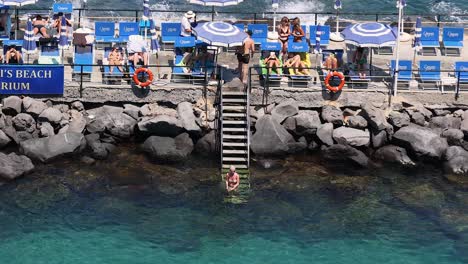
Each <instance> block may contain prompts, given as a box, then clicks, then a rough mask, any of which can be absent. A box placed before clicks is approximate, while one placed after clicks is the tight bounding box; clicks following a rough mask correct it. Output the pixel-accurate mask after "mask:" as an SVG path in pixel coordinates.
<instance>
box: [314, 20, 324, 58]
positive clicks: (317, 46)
mask: <svg viewBox="0 0 468 264" xmlns="http://www.w3.org/2000/svg"><path fill="white" fill-rule="evenodd" d="M321 37H322V26H320V24H318V25H317V31H316V33H315V47H314V53H315V54H319V53H322V48H321V47H320V39H321Z"/></svg>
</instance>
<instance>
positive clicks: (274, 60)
mask: <svg viewBox="0 0 468 264" xmlns="http://www.w3.org/2000/svg"><path fill="white" fill-rule="evenodd" d="M265 65H267V66H268V74H271V71H272V70H273V69H274V70H275V71H277V69H278V67H279V66H280V60H279V58H278V57H277V56H276V53H275V52H274V51H272V52H270V56H268V57H267V58H265Z"/></svg>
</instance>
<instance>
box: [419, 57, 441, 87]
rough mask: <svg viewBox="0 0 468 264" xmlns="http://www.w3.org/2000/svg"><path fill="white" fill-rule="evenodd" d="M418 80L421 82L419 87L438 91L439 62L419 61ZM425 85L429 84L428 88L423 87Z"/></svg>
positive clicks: (439, 79)
mask: <svg viewBox="0 0 468 264" xmlns="http://www.w3.org/2000/svg"><path fill="white" fill-rule="evenodd" d="M419 78H420V80H421V83H420V87H421V88H422V89H423V90H425V89H438V85H439V83H440V81H441V78H440V61H419ZM425 83H431V84H432V85H431V86H429V87H425V85H424V84H425Z"/></svg>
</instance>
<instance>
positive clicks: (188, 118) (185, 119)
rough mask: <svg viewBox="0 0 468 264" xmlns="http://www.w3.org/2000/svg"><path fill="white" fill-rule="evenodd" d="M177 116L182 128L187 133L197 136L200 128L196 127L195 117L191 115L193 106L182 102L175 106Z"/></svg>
mask: <svg viewBox="0 0 468 264" xmlns="http://www.w3.org/2000/svg"><path fill="white" fill-rule="evenodd" d="M177 114H178V115H179V120H180V122H181V124H182V127H183V128H185V130H186V131H187V132H189V133H194V134H199V133H200V132H201V128H200V127H199V126H198V125H197V122H196V119H197V118H196V117H195V115H194V113H193V106H192V104H191V103H189V102H182V103H180V104H178V105H177Z"/></svg>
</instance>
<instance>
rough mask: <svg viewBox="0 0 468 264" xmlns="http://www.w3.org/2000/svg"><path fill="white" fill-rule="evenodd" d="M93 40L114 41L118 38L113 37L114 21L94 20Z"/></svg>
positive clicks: (97, 41)
mask: <svg viewBox="0 0 468 264" xmlns="http://www.w3.org/2000/svg"><path fill="white" fill-rule="evenodd" d="M94 29H95V41H96V43H97V44H100V43H110V44H112V43H115V42H119V39H118V38H116V37H115V23H114V22H95V23H94Z"/></svg>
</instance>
